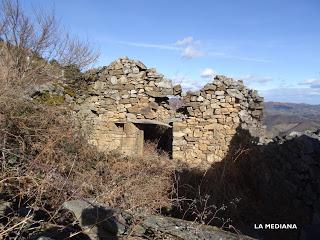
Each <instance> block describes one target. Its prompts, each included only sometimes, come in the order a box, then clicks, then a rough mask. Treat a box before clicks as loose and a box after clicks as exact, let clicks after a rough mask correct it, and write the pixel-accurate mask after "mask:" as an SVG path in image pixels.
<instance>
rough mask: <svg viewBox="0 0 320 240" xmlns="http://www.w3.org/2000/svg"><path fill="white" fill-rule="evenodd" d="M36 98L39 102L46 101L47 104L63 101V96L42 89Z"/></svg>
mask: <svg viewBox="0 0 320 240" xmlns="http://www.w3.org/2000/svg"><path fill="white" fill-rule="evenodd" d="M37 100H38V101H39V102H41V103H46V104H49V105H60V104H63V103H64V101H65V99H64V96H61V95H58V94H52V93H50V92H49V91H44V92H43V93H42V94H41V95H39V97H38V98H37Z"/></svg>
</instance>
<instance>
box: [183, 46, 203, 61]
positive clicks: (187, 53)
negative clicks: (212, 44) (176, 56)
mask: <svg viewBox="0 0 320 240" xmlns="http://www.w3.org/2000/svg"><path fill="white" fill-rule="evenodd" d="M181 56H182V57H183V58H186V59H191V58H195V57H201V56H204V52H202V51H200V50H199V49H197V48H195V47H194V46H188V47H186V48H184V49H183V51H182V54H181Z"/></svg>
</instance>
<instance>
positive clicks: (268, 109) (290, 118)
mask: <svg viewBox="0 0 320 240" xmlns="http://www.w3.org/2000/svg"><path fill="white" fill-rule="evenodd" d="M264 124H265V125H266V126H267V134H268V136H269V137H273V136H276V135H281V136H282V135H286V134H288V133H290V132H292V131H297V132H301V131H306V130H311V131H314V130H316V129H318V128H320V105H308V104H296V103H279V102H265V104H264Z"/></svg>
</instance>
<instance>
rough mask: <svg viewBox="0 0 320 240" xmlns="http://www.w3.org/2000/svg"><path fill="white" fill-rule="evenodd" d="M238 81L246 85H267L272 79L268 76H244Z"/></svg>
mask: <svg viewBox="0 0 320 240" xmlns="http://www.w3.org/2000/svg"><path fill="white" fill-rule="evenodd" d="M240 79H242V80H244V81H245V82H247V83H251V82H256V83H268V82H271V81H273V78H272V77H268V76H256V75H250V74H249V75H246V76H243V77H240Z"/></svg>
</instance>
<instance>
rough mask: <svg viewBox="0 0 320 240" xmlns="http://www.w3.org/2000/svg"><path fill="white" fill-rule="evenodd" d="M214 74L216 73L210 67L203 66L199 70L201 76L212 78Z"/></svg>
mask: <svg viewBox="0 0 320 240" xmlns="http://www.w3.org/2000/svg"><path fill="white" fill-rule="evenodd" d="M215 75H217V73H216V72H215V71H214V70H213V69H212V68H205V69H203V70H202V71H201V74H200V76H201V77H202V78H212V77H214V76H215Z"/></svg>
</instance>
